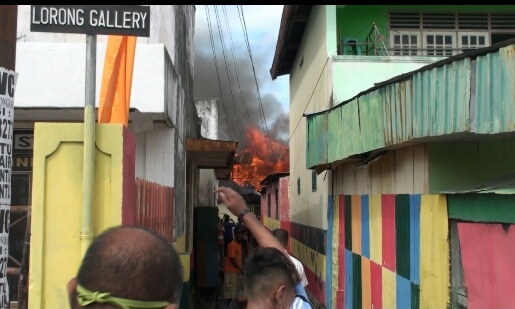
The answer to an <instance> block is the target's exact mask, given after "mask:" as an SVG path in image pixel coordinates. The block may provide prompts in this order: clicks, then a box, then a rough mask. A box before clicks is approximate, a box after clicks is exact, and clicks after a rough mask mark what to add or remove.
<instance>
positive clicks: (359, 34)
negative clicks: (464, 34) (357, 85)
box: [336, 5, 515, 42]
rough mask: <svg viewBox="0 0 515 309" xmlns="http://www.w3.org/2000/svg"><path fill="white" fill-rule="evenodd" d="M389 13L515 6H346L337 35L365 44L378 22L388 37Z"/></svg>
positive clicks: (514, 8) (513, 7)
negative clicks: (353, 38)
mask: <svg viewBox="0 0 515 309" xmlns="http://www.w3.org/2000/svg"><path fill="white" fill-rule="evenodd" d="M389 11H440V12H453V11H465V12H478V11H482V12H498V11H502V12H505V11H515V5H409V6H408V5H345V6H344V7H337V9H336V19H337V22H336V26H337V30H336V35H338V33H339V32H341V37H342V38H347V37H356V38H357V39H358V40H359V41H360V42H364V41H365V38H366V37H367V34H368V33H369V32H370V29H372V22H374V21H375V22H376V24H377V26H378V28H379V31H380V32H381V34H383V35H385V36H387V37H388V12H389Z"/></svg>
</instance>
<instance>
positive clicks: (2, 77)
mask: <svg viewBox="0 0 515 309" xmlns="http://www.w3.org/2000/svg"><path fill="white" fill-rule="evenodd" d="M17 77H18V74H17V73H16V72H14V71H10V70H7V69H5V68H0V308H7V307H8V304H9V286H8V285H7V260H8V258H9V224H10V222H9V221H10V210H11V170H12V152H13V147H12V144H13V119H14V89H15V87H16V79H17Z"/></svg>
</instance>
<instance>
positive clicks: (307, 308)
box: [290, 281, 313, 309]
mask: <svg viewBox="0 0 515 309" xmlns="http://www.w3.org/2000/svg"><path fill="white" fill-rule="evenodd" d="M295 295H296V296H295V299H294V300H293V304H292V305H291V307H290V309H313V308H312V307H311V304H310V303H309V302H308V301H307V300H308V299H309V298H308V294H307V293H306V290H305V289H304V286H303V285H302V281H301V282H299V283H297V285H295Z"/></svg>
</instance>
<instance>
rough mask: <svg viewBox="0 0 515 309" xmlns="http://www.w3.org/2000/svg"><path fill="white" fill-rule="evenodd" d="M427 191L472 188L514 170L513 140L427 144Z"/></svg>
mask: <svg viewBox="0 0 515 309" xmlns="http://www.w3.org/2000/svg"><path fill="white" fill-rule="evenodd" d="M427 151H428V173H429V191H430V193H438V192H442V191H454V190H460V189H472V188H473V187H476V186H478V185H481V184H484V183H487V182H489V181H492V180H495V179H496V178H500V177H503V176H505V175H509V174H512V173H515V160H513V158H514V157H515V140H493V141H480V142H472V141H471V142H444V143H429V144H427Z"/></svg>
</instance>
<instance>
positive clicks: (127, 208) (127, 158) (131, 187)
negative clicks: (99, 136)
mask: <svg viewBox="0 0 515 309" xmlns="http://www.w3.org/2000/svg"><path fill="white" fill-rule="evenodd" d="M122 135H123V162H122V164H123V167H122V168H123V176H122V177H123V185H122V190H123V193H122V224H125V225H133V224H135V223H136V138H135V137H134V134H133V133H132V132H131V131H130V130H129V129H128V128H127V127H125V126H124V127H123V133H122Z"/></svg>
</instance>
